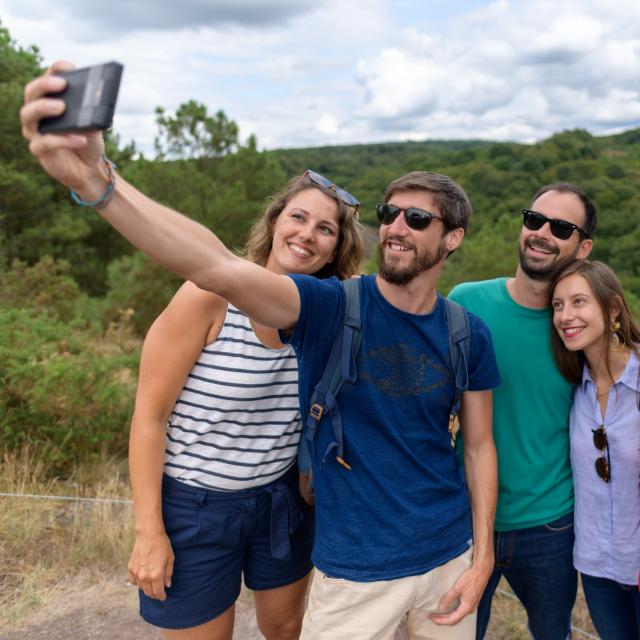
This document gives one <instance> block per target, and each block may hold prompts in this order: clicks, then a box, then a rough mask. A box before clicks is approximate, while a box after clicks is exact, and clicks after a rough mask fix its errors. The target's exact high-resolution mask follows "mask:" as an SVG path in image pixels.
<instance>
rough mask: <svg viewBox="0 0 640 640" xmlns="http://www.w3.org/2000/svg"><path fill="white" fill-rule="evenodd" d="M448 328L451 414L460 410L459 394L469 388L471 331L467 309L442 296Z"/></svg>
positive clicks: (454, 414) (455, 413) (456, 413)
mask: <svg viewBox="0 0 640 640" xmlns="http://www.w3.org/2000/svg"><path fill="white" fill-rule="evenodd" d="M444 300H445V303H446V311H447V325H448V329H449V356H450V358H451V369H452V371H453V377H454V384H455V391H454V402H453V406H452V408H451V415H452V416H456V415H458V412H459V411H460V396H461V394H462V392H463V391H466V390H467V389H468V388H469V351H470V349H471V332H470V330H469V314H468V312H467V310H466V309H465V308H464V307H463V306H461V305H459V304H458V303H457V302H453V300H449V299H448V298H444Z"/></svg>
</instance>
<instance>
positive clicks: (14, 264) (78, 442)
mask: <svg viewBox="0 0 640 640" xmlns="http://www.w3.org/2000/svg"><path fill="white" fill-rule="evenodd" d="M42 71H43V68H42V61H41V59H40V56H39V54H38V50H37V48H36V47H28V48H23V47H20V46H18V45H17V44H16V43H15V42H14V41H13V40H12V39H11V36H10V34H9V32H8V31H7V30H6V29H5V28H3V27H2V26H1V25H0V379H1V384H2V393H1V394H0V444H1V445H2V446H3V447H9V448H17V447H21V446H25V445H26V446H34V445H35V446H38V447H40V449H41V451H42V452H43V455H45V456H46V457H47V458H48V459H49V460H50V461H52V463H53V465H54V467H55V468H58V469H64V468H65V465H67V464H69V462H70V461H72V460H74V459H77V458H78V457H87V456H93V455H103V454H105V453H113V452H118V453H121V452H123V451H124V449H125V446H126V440H127V431H128V428H127V427H128V420H129V417H130V412H131V403H132V398H133V393H134V390H135V378H136V372H137V360H138V356H139V348H140V339H141V337H142V336H143V335H144V333H145V331H146V329H147V328H148V326H149V324H150V322H151V321H152V320H153V318H154V317H155V316H156V315H157V313H158V312H159V311H160V310H161V309H162V308H163V307H164V305H165V304H166V303H167V301H168V300H169V299H170V297H171V295H172V294H173V292H174V291H175V289H176V288H177V286H178V285H179V281H178V279H177V278H175V277H174V276H173V275H171V274H169V273H168V272H166V271H164V270H163V269H161V268H159V267H157V266H156V265H155V264H153V263H151V262H150V261H148V260H147V259H146V258H145V257H144V256H143V255H142V254H140V253H138V252H136V251H134V250H133V249H132V248H131V246H130V245H128V243H127V242H126V241H124V240H123V239H122V238H121V237H120V236H119V235H118V234H117V233H115V232H114V231H113V230H112V229H111V228H110V227H109V226H108V225H107V224H106V223H104V222H103V221H102V220H101V219H100V217H99V216H97V215H96V214H95V213H94V212H92V211H87V210H84V209H79V208H78V207H77V206H76V205H75V204H73V202H72V201H71V200H70V198H69V194H68V192H67V191H66V190H65V189H63V188H62V187H60V186H59V185H57V184H55V183H54V182H53V181H52V180H50V179H49V178H48V177H47V176H46V175H45V174H44V173H43V172H42V171H41V170H40V168H39V166H38V164H37V162H36V161H35V160H34V159H33V157H32V156H31V155H30V154H29V153H28V150H27V146H26V144H25V141H24V140H23V138H22V136H21V133H20V127H19V122H18V111H19V109H20V106H21V104H22V92H23V87H24V85H25V83H26V82H27V81H28V80H30V79H31V78H33V77H34V76H36V75H38V74H40V73H42ZM156 119H157V125H158V134H157V144H156V154H155V157H153V158H147V157H144V156H142V155H141V154H140V153H138V152H137V150H136V148H135V145H134V144H133V143H131V142H128V141H123V140H121V139H120V138H119V137H118V135H117V132H111V133H110V134H109V137H108V141H107V143H108V155H109V157H110V158H111V159H112V160H113V161H114V162H115V163H116V164H117V165H118V170H119V172H120V173H121V174H122V175H123V176H124V177H125V178H126V179H127V180H130V181H131V182H132V183H133V184H134V185H136V186H137V187H139V188H140V189H141V190H143V191H144V192H145V193H147V194H148V195H150V196H151V197H152V198H154V199H157V200H159V201H161V202H162V203H164V204H166V205H168V206H171V207H173V208H175V209H177V210H179V211H181V212H183V213H185V214H186V215H188V216H190V217H192V218H194V219H196V220H198V221H199V222H201V223H203V224H205V225H207V226H208V227H210V228H212V229H213V230H214V231H215V232H216V233H217V234H218V235H219V236H220V238H221V239H222V240H223V242H225V243H226V244H227V245H228V246H230V247H233V248H234V249H237V250H241V249H242V246H243V243H244V240H245V238H246V235H247V231H248V229H249V227H250V225H251V222H252V220H253V219H254V218H255V217H256V216H258V215H259V214H260V213H261V211H262V210H263V208H264V204H265V201H266V198H267V197H268V195H269V194H270V193H272V192H274V191H275V190H276V189H277V188H279V187H280V186H281V185H282V184H283V183H284V182H285V181H286V179H287V178H288V177H291V176H293V175H296V174H300V173H302V172H303V171H304V170H305V169H306V168H312V169H314V170H315V171H318V172H320V173H322V174H324V175H326V176H328V177H330V178H331V179H332V180H334V181H335V182H336V183H338V184H340V185H342V186H344V187H345V188H346V189H348V190H349V191H350V192H352V193H354V194H355V195H356V196H357V197H358V198H359V199H360V200H361V202H362V208H361V219H362V221H363V222H364V223H366V224H371V225H374V224H375V215H374V205H375V204H376V203H377V202H379V201H380V199H381V197H382V194H383V192H384V188H385V187H386V185H387V184H388V183H389V182H390V181H391V180H393V179H394V178H396V177H398V176H400V175H402V174H404V173H406V172H408V171H411V170H416V169H427V170H431V171H437V172H440V173H445V174H448V175H450V176H451V177H453V178H454V179H455V180H456V181H458V182H459V183H460V184H461V185H462V186H463V187H464V188H465V190H466V191H467V193H468V194H469V196H470V198H471V201H472V203H473V206H474V210H475V213H474V217H473V219H472V224H471V228H470V232H469V235H468V237H467V238H466V239H465V242H464V244H463V247H462V248H461V249H460V250H459V251H457V252H456V253H455V254H454V255H453V256H452V257H451V259H450V260H449V261H448V264H447V267H446V269H445V272H444V276H443V279H442V281H441V285H442V286H441V289H442V291H443V293H446V292H447V291H448V290H449V289H450V288H451V286H453V285H454V284H456V283H458V282H461V281H465V280H478V279H483V278H489V277H495V276H499V275H505V274H509V273H512V272H513V271H514V269H515V266H516V262H517V250H516V238H517V236H518V233H519V229H520V227H521V210H522V208H523V207H525V206H527V205H528V204H529V202H530V199H531V196H532V195H533V193H534V192H535V191H536V190H537V189H538V187H540V186H541V185H543V184H547V183H550V182H555V181H558V180H563V181H569V182H574V183H576V184H578V185H579V186H581V187H582V188H583V189H584V190H585V191H587V192H588V193H589V195H590V196H591V197H592V198H593V199H594V200H595V202H596V205H597V207H598V211H599V220H600V223H599V228H598V231H597V234H596V239H595V245H594V251H593V254H592V256H593V257H594V258H596V259H600V260H604V261H605V262H607V263H609V264H610V265H611V266H612V267H613V268H614V269H615V270H616V272H617V273H618V275H619V276H620V278H621V280H622V281H623V284H624V286H625V289H626V291H627V292H629V296H630V299H631V301H632V304H633V305H634V308H635V309H636V311H640V309H639V300H640V129H634V130H629V131H625V132H623V133H621V134H618V135H613V136H604V137H595V136H592V135H591V134H590V133H588V132H587V131H584V130H574V131H565V132H562V133H559V134H557V135H554V136H552V137H551V138H549V139H546V140H544V141H542V142H539V143H537V144H533V145H523V144H515V143H492V142H486V141H474V140H469V141H450V142H447V141H426V142H405V143H388V144H366V145H365V144H363V145H351V146H331V147H323V148H312V149H281V150H273V151H259V147H258V141H257V140H256V138H255V137H254V136H251V137H249V139H248V140H246V141H241V140H239V138H238V128H237V126H236V124H235V122H234V121H233V120H232V119H231V118H230V117H228V116H227V115H226V114H224V113H223V112H221V111H219V112H217V113H215V114H210V113H209V112H208V111H207V108H206V107H205V106H204V105H202V104H200V103H198V102H197V100H196V99H193V100H191V101H189V102H187V103H185V104H183V105H181V107H180V108H179V109H178V110H177V111H176V112H175V113H167V112H166V111H165V110H164V109H163V108H162V107H161V106H159V107H158V109H157V111H156Z"/></svg>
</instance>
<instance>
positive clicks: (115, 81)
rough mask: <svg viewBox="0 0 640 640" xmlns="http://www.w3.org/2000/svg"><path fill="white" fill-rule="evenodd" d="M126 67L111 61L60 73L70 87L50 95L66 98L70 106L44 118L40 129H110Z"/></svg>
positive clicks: (66, 102)
mask: <svg viewBox="0 0 640 640" xmlns="http://www.w3.org/2000/svg"><path fill="white" fill-rule="evenodd" d="M123 68H124V67H123V66H122V65H121V64H120V63H118V62H107V63H105V64H98V65H95V66H92V67H85V68H83V69H74V70H73V71H58V72H56V75H59V76H62V77H63V78H65V79H66V80H67V86H66V88H65V89H64V90H63V91H61V92H60V93H51V94H47V96H48V97H50V98H59V99H61V100H64V102H65V105H66V108H65V110H64V112H63V113H62V114H61V115H59V116H54V117H50V118H42V120H40V123H39V125H38V131H39V132H40V133H69V132H77V131H96V130H98V129H108V128H109V127H110V126H111V123H112V122H113V114H114V111H115V107H116V99H117V97H118V89H119V87H120V79H121V77H122V70H123Z"/></svg>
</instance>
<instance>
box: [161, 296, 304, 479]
mask: <svg viewBox="0 0 640 640" xmlns="http://www.w3.org/2000/svg"><path fill="white" fill-rule="evenodd" d="M300 433H301V426H300V408H299V405H298V366H297V362H296V357H295V354H294V352H293V349H292V348H291V347H289V346H285V347H283V348H281V349H270V348H269V347H265V346H264V345H263V344H262V343H261V342H260V340H259V339H258V337H257V336H256V334H255V333H254V331H253V329H252V327H251V323H250V321H249V318H248V317H247V316H246V315H244V314H243V313H241V312H240V311H238V310H237V309H236V308H235V307H233V306H232V305H229V306H228V309H227V315H226V317H225V322H224V326H223V327H222V330H221V331H220V335H219V336H218V338H217V340H215V341H214V342H212V343H211V344H209V345H207V346H206V347H205V348H204V349H203V351H202V353H201V354H200V356H199V358H198V361H197V362H196V363H195V365H194V366H193V369H192V370H191V372H190V373H189V375H188V377H187V379H186V382H185V384H184V387H183V389H182V392H181V393H180V396H179V397H178V400H177V401H176V404H175V406H174V408H173V411H172V413H171V415H170V416H169V423H168V425H167V439H166V450H165V463H164V472H165V473H166V474H167V475H169V476H171V477H173V478H175V479H176V480H180V481H181V482H184V483H186V484H190V485H193V486H199V487H205V488H207V489H214V490H217V491H239V490H244V489H249V488H251V487H257V486H260V485H263V484H268V483H269V482H273V481H274V480H276V479H277V478H278V477H280V476H282V475H284V473H285V472H286V471H288V469H289V468H290V467H291V466H292V464H293V463H294V460H295V458H296V454H297V450H298V442H299V441H300Z"/></svg>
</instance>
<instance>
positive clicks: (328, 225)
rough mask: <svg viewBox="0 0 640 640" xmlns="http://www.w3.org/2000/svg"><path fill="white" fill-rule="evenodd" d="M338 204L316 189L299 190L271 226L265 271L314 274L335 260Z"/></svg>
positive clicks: (338, 230) (338, 232) (338, 231)
mask: <svg viewBox="0 0 640 640" xmlns="http://www.w3.org/2000/svg"><path fill="white" fill-rule="evenodd" d="M339 235H340V225H339V221H338V205H337V203H336V201H335V200H333V199H332V198H330V197H329V196H328V195H326V194H324V193H322V191H320V190H319V189H315V188H309V189H305V190H304V191H300V192H299V193H297V194H296V195H295V196H293V197H292V198H291V200H289V202H288V203H287V205H286V206H285V208H284V209H283V210H282V213H280V215H279V216H278V217H277V218H276V219H275V221H274V223H273V240H272V244H271V252H270V254H269V259H268V261H267V268H268V269H271V270H272V271H275V272H276V273H305V274H312V273H316V272H317V271H319V270H320V269H322V267H324V266H325V265H326V264H328V263H329V262H331V261H332V260H333V259H334V258H335V254H336V248H337V245H338V238H339Z"/></svg>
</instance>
